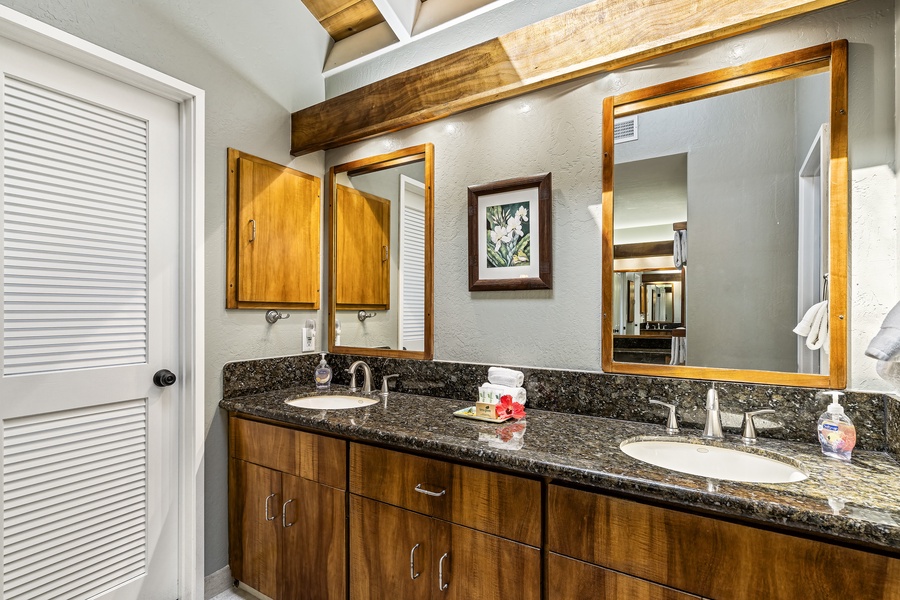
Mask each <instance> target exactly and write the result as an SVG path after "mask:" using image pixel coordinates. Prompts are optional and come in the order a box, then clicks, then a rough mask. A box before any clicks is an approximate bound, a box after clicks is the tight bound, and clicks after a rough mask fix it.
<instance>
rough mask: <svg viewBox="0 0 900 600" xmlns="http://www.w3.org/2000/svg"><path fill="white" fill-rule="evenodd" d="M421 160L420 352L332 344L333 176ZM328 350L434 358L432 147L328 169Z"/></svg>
mask: <svg viewBox="0 0 900 600" xmlns="http://www.w3.org/2000/svg"><path fill="white" fill-rule="evenodd" d="M419 161H424V164H425V169H424V170H425V181H424V183H425V190H424V196H425V306H424V312H425V323H424V325H425V342H424V349H423V350H422V351H417V350H401V349H397V350H394V349H386V348H367V347H360V346H336V345H335V320H336V313H337V307H336V302H335V292H336V289H337V277H338V273H337V266H336V265H337V235H336V233H337V219H336V213H335V208H336V206H335V205H336V192H337V176H338V175H339V174H341V173H346V174H348V175H351V176H354V175H363V174H367V173H372V172H375V171H380V170H383V169H389V168H392V167H398V166H402V165H407V164H410V163H414V162H419ZM328 351H329V352H331V353H333V354H353V355H360V356H382V357H388V358H413V359H420V360H431V359H432V358H433V356H434V146H433V145H432V144H422V145H420V146H413V147H410V148H404V149H402V150H397V151H395V152H390V153H388V154H379V155H377V156H369V157H366V158H362V159H359V160H355V161H352V162H348V163H343V164H339V165H335V166H333V167H331V168H330V169H329V170H328Z"/></svg>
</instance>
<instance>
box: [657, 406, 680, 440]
mask: <svg viewBox="0 0 900 600" xmlns="http://www.w3.org/2000/svg"><path fill="white" fill-rule="evenodd" d="M650 404H659V405H660V406H665V407H666V408H668V409H669V418H668V420H667V421H666V433H668V434H669V435H675V434H677V433H678V418H677V417H676V416H675V405H674V404H669V403H667V402H663V401H662V400H656V399H654V398H651V399H650Z"/></svg>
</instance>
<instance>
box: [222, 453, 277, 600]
mask: <svg viewBox="0 0 900 600" xmlns="http://www.w3.org/2000/svg"><path fill="white" fill-rule="evenodd" d="M232 474H233V477H234V480H233V483H234V485H233V486H232V488H231V490H230V494H231V499H232V512H231V528H232V532H233V533H236V535H232V536H231V538H230V544H231V569H232V575H233V576H234V578H235V579H239V580H241V581H243V582H244V583H246V584H247V585H249V586H250V587H252V588H254V589H256V590H259V591H260V592H262V593H263V594H265V595H266V596H269V597H270V598H276V597H277V596H278V583H279V580H280V578H281V574H280V573H279V562H280V557H281V474H280V473H279V472H278V471H272V470H271V469H266V468H265V467H260V466H257V465H254V464H251V463H248V462H244V461H242V460H232Z"/></svg>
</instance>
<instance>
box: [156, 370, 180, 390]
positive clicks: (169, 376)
mask: <svg viewBox="0 0 900 600" xmlns="http://www.w3.org/2000/svg"><path fill="white" fill-rule="evenodd" d="M173 383H175V373H173V372H172V371H170V370H168V369H160V370H159V371H157V372H156V374H155V375H154V376H153V385H155V386H158V387H169V386H170V385H172V384H173Z"/></svg>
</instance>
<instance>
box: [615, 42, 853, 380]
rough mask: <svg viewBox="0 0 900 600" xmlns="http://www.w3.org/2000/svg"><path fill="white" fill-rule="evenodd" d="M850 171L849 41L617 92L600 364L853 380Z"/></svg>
mask: <svg viewBox="0 0 900 600" xmlns="http://www.w3.org/2000/svg"><path fill="white" fill-rule="evenodd" d="M847 180H848V164H847V42H846V41H845V40H839V41H835V42H832V43H829V44H823V45H821V46H816V47H812V48H807V49H804V50H798V51H795V52H790V53H787V54H782V55H779V56H775V57H772V58H768V59H763V60H758V61H754V62H750V63H747V64H744V65H741V66H737V67H731V68H726V69H721V70H717V71H713V72H709V73H704V74H702V75H698V76H694V77H689V78H686V79H681V80H677V81H672V82H669V83H665V84H662V85H657V86H653V87H649V88H645V89H640V90H636V91H633V92H627V93H623V94H620V95H616V96H610V97H607V98H605V99H604V103H603V224H602V232H603V240H602V244H603V259H602V260H603V265H602V267H603V273H602V284H603V298H602V305H603V320H602V327H603V336H602V364H603V370H604V371H605V372H609V373H626V374H635V375H657V376H664V377H684V378H692V379H708V380H720V381H741V382H750V383H771V384H778V385H794V386H805V387H820V388H843V387H845V385H846V377H847V368H846V362H847V317H848V312H847V252H848V245H847V244H848V241H847V238H848V233H847V231H848V222H847V219H848V215H847V213H848V189H847ZM642 249H643V250H642ZM667 272H668V273H673V274H674V273H676V272H678V273H679V274H680V276H679V278H678V279H679V283H680V284H681V290H678V291H680V293H681V300H682V302H681V306H680V307H678V309H677V310H676V305H677V304H678V302H677V299H678V296H677V294H678V291H676V290H674V289H673V290H672V291H673V296H672V298H673V299H674V300H673V302H672V303H671V304H669V303H668V302H664V303H663V304H657V305H654V306H655V308H654V310H656V311H657V312H656V313H654V315H651V314H649V312H648V311H649V310H650V308H649V307H650V306H651V305H650V304H649V303H647V302H646V297H644V298H645V299H644V301H643V302H641V300H640V299H639V294H634V293H632V292H630V291H629V285H628V282H629V281H632V282H636V284H637V286H638V289H640V287H641V283H640V281H638V280H639V279H640V278H639V277H634V276H625V275H621V274H622V273H631V274H634V273H667ZM656 279H657V283H658V282H659V278H658V277H656ZM673 279H674V278H673ZM616 283H618V285H616ZM651 289H652V290H653V292H654V293H659V294H660V297H661V298H663V300H667V297H666V296H665V294H666V292H667V291H668V288H666V287H664V286H660V285H654V286H653V287H652V288H651ZM826 300H827V304H822V303H823V302H825V301H826ZM813 307H819V309H816V310H811V309H813ZM825 307H827V312H824V313H822V312H821V309H824V308H825ZM670 309H671V310H672V312H673V314H678V317H672V319H669V317H668V311H669V310H670ZM816 312H820V313H821V315H824V316H820V317H819V319H820V320H817V321H816V315H815V314H814V313H816ZM660 315H662V317H660ZM629 316H630V317H631V319H630V320H629V318H628V317H629ZM804 317H808V319H806V320H808V321H816V324H817V327H814V328H813V334H815V333H818V337H817V336H816V335H812V336H810V335H803V336H801V335H798V334H797V333H795V332H794V331H793V330H794V328H795V327H796V326H797V325H798V324H799V323H800V322H801V321H802V320H804ZM678 319H680V322H679V321H678ZM824 323H827V337H828V338H830V339H824V338H825V337H826V336H825V332H826V329H825V327H824ZM667 334H668V335H667ZM823 341H824V343H823ZM820 343H822V346H818V344H820ZM826 348H827V352H826ZM667 350H668V351H667Z"/></svg>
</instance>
